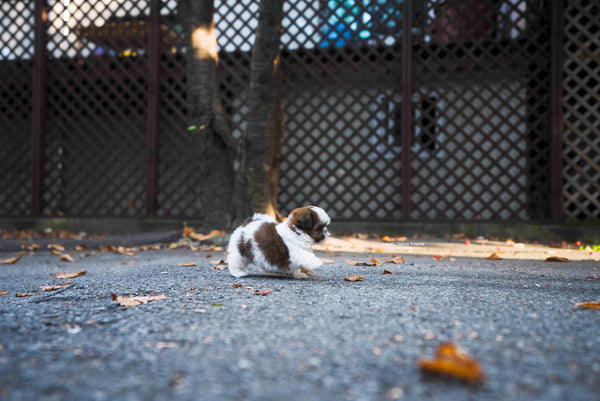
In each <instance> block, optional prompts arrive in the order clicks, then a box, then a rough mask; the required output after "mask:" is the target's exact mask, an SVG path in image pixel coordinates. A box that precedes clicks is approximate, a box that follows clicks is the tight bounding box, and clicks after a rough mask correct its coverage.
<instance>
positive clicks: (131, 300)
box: [110, 294, 167, 306]
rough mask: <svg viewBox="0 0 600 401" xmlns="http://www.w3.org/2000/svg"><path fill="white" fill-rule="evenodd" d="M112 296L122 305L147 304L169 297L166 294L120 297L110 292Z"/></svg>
mask: <svg viewBox="0 0 600 401" xmlns="http://www.w3.org/2000/svg"><path fill="white" fill-rule="evenodd" d="M110 296H111V297H112V300H113V301H115V302H117V303H118V304H119V305H121V306H137V305H141V304H147V303H148V302H152V301H158V300H161V299H166V298H167V297H166V296H165V294H160V295H149V296H139V297H120V296H118V295H117V294H110Z"/></svg>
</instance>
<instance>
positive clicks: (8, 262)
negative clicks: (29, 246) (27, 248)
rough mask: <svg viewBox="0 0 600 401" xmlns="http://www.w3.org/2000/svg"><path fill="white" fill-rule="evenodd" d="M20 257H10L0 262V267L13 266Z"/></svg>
mask: <svg viewBox="0 0 600 401" xmlns="http://www.w3.org/2000/svg"><path fill="white" fill-rule="evenodd" d="M21 257H22V256H21V255H19V256H15V257H12V258H8V259H3V260H0V265H14V264H15V263H17V262H18V261H19V259H21Z"/></svg>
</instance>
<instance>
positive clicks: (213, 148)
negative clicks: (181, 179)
mask: <svg viewBox="0 0 600 401" xmlns="http://www.w3.org/2000/svg"><path fill="white" fill-rule="evenodd" d="M178 7H179V8H178V13H179V15H180V18H181V22H182V25H183V29H184V36H185V47H186V68H187V71H186V76H187V84H186V91H187V111H188V128H187V130H188V134H189V135H192V136H193V140H192V142H193V144H194V151H195V152H196V154H197V156H196V162H197V168H198V170H199V174H198V176H199V177H201V178H200V181H199V182H198V183H197V185H196V191H195V194H194V195H195V198H196V209H197V213H198V214H199V215H200V216H201V217H202V219H203V226H204V228H205V229H212V228H225V227H228V226H229V225H230V224H231V221H232V218H233V213H232V209H231V208H232V203H231V197H232V193H233V182H234V176H233V164H232V158H233V150H234V147H235V144H234V140H233V137H232V135H231V132H230V128H229V124H228V121H227V117H226V115H225V112H224V110H223V106H222V104H221V101H220V99H219V93H218V77H217V64H218V57H219V56H218V53H217V38H216V33H215V23H214V20H213V15H214V11H215V10H214V4H213V0H181V1H180V2H179V5H178Z"/></svg>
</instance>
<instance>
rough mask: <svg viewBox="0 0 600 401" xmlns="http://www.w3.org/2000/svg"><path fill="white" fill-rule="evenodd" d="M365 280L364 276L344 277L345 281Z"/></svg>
mask: <svg viewBox="0 0 600 401" xmlns="http://www.w3.org/2000/svg"><path fill="white" fill-rule="evenodd" d="M364 279H365V278H364V277H363V276H351V277H344V281H352V282H354V281H362V280H364Z"/></svg>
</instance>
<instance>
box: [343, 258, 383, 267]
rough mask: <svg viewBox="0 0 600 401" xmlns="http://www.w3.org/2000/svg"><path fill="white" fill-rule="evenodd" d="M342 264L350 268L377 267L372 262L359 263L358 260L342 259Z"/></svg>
mask: <svg viewBox="0 0 600 401" xmlns="http://www.w3.org/2000/svg"><path fill="white" fill-rule="evenodd" d="M344 262H346V264H348V265H350V266H377V263H374V262H361V261H358V260H351V259H344Z"/></svg>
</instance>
